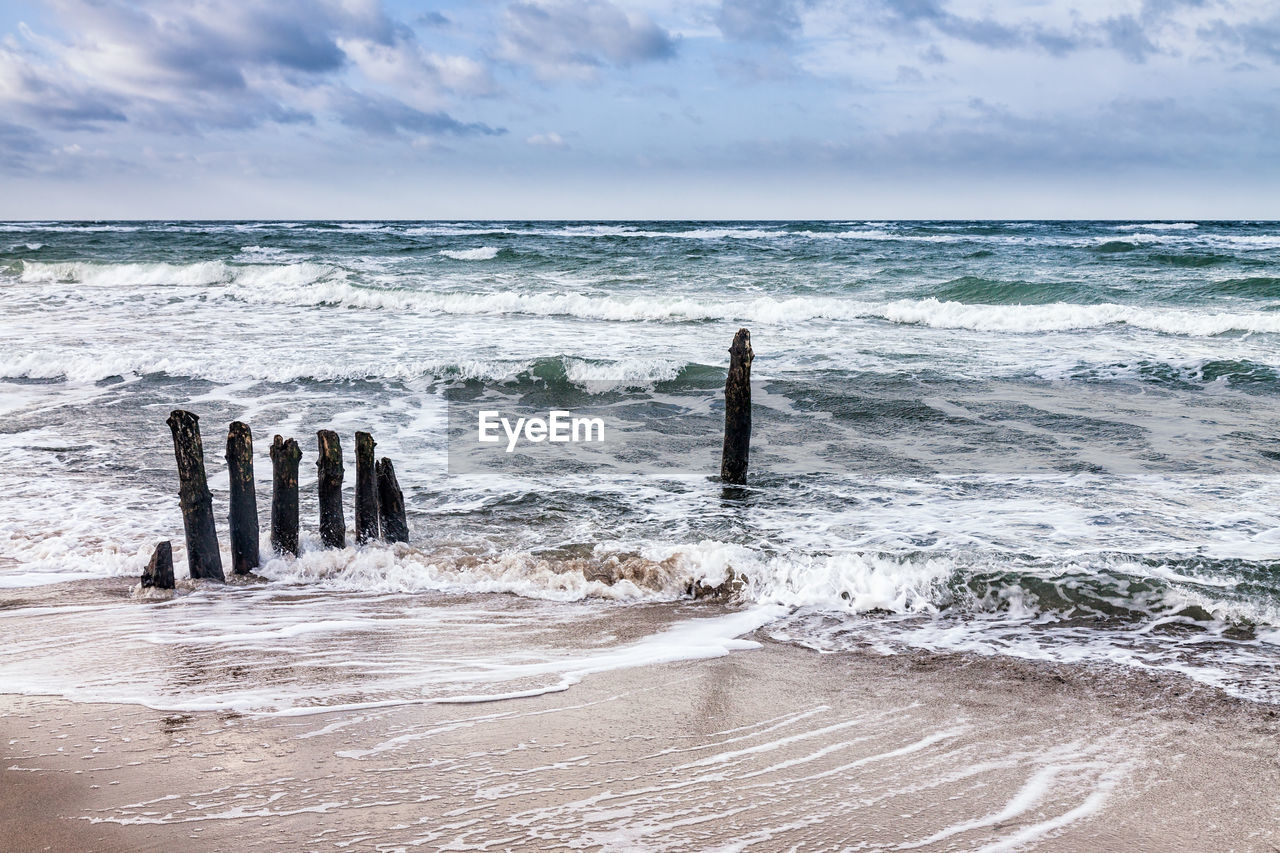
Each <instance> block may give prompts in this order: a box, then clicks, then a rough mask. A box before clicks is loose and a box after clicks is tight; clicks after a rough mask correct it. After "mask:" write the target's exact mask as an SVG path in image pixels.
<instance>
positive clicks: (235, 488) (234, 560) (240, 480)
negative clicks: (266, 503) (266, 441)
mask: <svg viewBox="0 0 1280 853" xmlns="http://www.w3.org/2000/svg"><path fill="white" fill-rule="evenodd" d="M227 471H228V473H229V474H230V477H231V512H230V515H229V516H228V519H227V521H228V524H229V526H230V528H231V570H232V571H233V572H235V573H236V574H238V575H247V574H249V572H250V571H251V570H252V569H256V568H257V567H258V566H259V564H260V563H261V559H260V556H259V554H258V495H257V493H256V490H255V488H254V483H253V433H252V432H250V430H249V425H248V424H245V423H241V422H240V421H236V422H235V423H233V424H232V425H231V429H230V430H228V432H227Z"/></svg>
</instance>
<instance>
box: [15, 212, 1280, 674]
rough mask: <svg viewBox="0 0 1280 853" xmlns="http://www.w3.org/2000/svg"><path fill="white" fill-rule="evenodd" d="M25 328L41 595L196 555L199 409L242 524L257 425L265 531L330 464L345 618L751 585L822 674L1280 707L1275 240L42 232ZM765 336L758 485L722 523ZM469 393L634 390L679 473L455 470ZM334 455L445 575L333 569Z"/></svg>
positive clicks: (751, 598)
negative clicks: (747, 346)
mask: <svg viewBox="0 0 1280 853" xmlns="http://www.w3.org/2000/svg"><path fill="white" fill-rule="evenodd" d="M0 312H2V313H0V316H2V317H3V323H2V324H0V336H3V347H2V348H0V353H2V354H0V377H2V378H0V495H2V496H3V497H0V501H2V502H3V504H2V507H3V513H2V515H3V518H0V531H2V532H3V536H2V537H0V584H3V585H4V586H6V587H9V588H11V589H14V590H35V589H37V588H40V589H45V588H49V589H52V588H53V587H51V586H49V585H56V584H58V583H59V582H71V581H79V580H85V581H88V580H90V579H95V578H113V577H123V576H133V575H136V574H137V573H138V572H140V571H141V568H142V566H143V565H144V564H145V562H146V558H147V556H148V554H149V551H150V548H151V547H152V545H154V542H155V541H156V540H158V539H161V538H169V539H173V540H174V542H175V546H177V545H179V543H180V541H181V538H182V536H181V519H180V516H179V515H178V513H177V508H176V505H175V501H174V498H173V492H174V488H175V483H174V481H173V480H174V475H173V472H172V458H171V457H172V451H171V446H170V444H169V435H168V431H167V428H166V427H165V425H164V419H165V417H166V416H167V414H168V412H169V410H170V409H172V408H176V407H182V408H189V409H191V410H193V411H196V412H198V413H199V414H200V415H201V417H202V425H203V427H204V429H205V440H206V446H207V448H209V447H211V448H212V449H207V455H208V456H209V458H210V460H211V478H212V487H213V489H214V494H215V504H216V510H217V512H218V514H219V517H220V518H222V517H224V516H225V498H226V485H227V483H226V475H225V472H224V471H223V470H222V468H221V463H220V459H219V457H220V456H221V453H220V447H221V441H222V436H223V434H224V433H223V430H225V428H226V424H227V423H228V422H229V421H231V420H235V419H240V420H246V421H248V422H249V423H250V424H251V426H252V427H253V429H254V432H255V438H256V440H257V447H258V451H259V463H258V471H257V476H258V480H259V486H260V487H259V505H260V507H261V508H262V510H263V523H264V526H265V523H266V507H267V505H268V500H267V496H268V494H269V488H270V486H269V483H270V479H269V478H270V470H269V466H268V464H267V462H266V457H265V445H266V443H268V442H269V440H270V437H271V435H272V434H273V433H277V432H279V433H282V434H284V435H292V436H296V437H297V438H298V439H299V440H300V442H301V444H302V446H303V448H304V450H305V451H306V452H307V454H308V456H307V457H305V458H304V463H303V474H304V481H303V493H304V494H303V516H304V527H306V526H309V528H311V529H309V530H308V531H307V533H306V535H307V537H308V542H309V544H310V546H311V548H312V550H311V551H310V552H309V553H308V554H306V555H304V557H303V558H302V559H301V560H298V561H292V560H284V559H277V560H273V561H272V562H270V563H269V564H268V565H266V566H265V567H264V568H263V573H264V574H265V575H266V576H267V577H269V578H271V579H272V582H273V584H274V585H275V586H273V587H270V588H269V589H274V588H279V589H280V590H292V591H294V592H296V589H297V585H298V584H306V585H307V587H308V589H313V590H315V591H319V592H322V593H323V594H324V595H327V596H331V599H330V600H329V604H328V605H326V606H331V607H332V608H333V609H334V611H335V612H339V613H340V612H342V611H343V610H344V608H348V607H350V608H355V604H354V603H353V602H354V601H355V599H354V598H352V596H356V595H358V594H360V593H362V592H363V591H366V590H370V589H373V590H378V591H381V592H384V593H386V594H393V595H408V596H413V595H417V594H425V593H427V592H431V593H432V594H435V593H444V594H447V595H460V594H469V593H476V592H507V593H515V594H518V595H520V596H525V597H529V598H536V599H545V600H548V601H551V602H563V603H564V604H563V606H565V607H569V606H570V605H569V603H570V602H572V603H573V604H572V606H573V607H575V608H579V607H583V606H585V607H588V608H590V607H614V606H631V605H634V604H638V603H643V604H645V606H648V605H649V603H651V602H654V601H682V600H684V599H685V598H687V597H689V596H690V595H691V590H693V589H695V588H696V587H698V585H700V584H702V585H707V586H713V585H716V584H718V583H720V582H722V581H724V580H725V579H726V578H728V577H730V576H733V577H735V578H736V579H737V580H738V581H739V583H740V588H739V589H738V591H737V593H736V598H735V604H734V606H736V607H742V608H748V609H750V608H768V609H767V610H761V611H760V612H761V613H763V614H765V616H762V617H761V618H762V620H763V622H764V624H765V627H764V629H763V630H765V631H766V632H768V633H772V634H773V635H774V636H777V637H782V638H786V639H789V640H791V641H794V642H798V643H803V644H807V645H812V646H815V647H818V648H823V649H828V648H831V649H837V648H848V647H851V646H865V645H870V646H872V647H874V648H877V649H880V650H883V651H885V652H887V653H893V652H895V651H898V650H901V649H904V648H929V649H943V650H962V651H969V652H974V653H980V654H1010V655H1017V656H1022V657H1033V658H1044V659H1054V660H1072V661H1080V662H1083V663H1086V664H1096V665H1113V664H1118V665H1124V666H1135V667H1152V668H1158V669H1169V670H1176V671H1180V672H1184V673H1186V674H1188V675H1189V676H1191V677H1193V678H1196V679H1199V680H1201V681H1204V682H1206V683H1211V684H1215V685H1219V686H1222V687H1224V688H1226V689H1228V690H1230V691H1232V692H1235V693H1238V694H1240V695H1245V696H1249V697H1253V698H1269V699H1275V698H1278V697H1280V673H1277V671H1276V663H1277V660H1280V433H1278V432H1277V429H1276V424H1277V413H1278V412H1280V224H1278V223H1267V222H1238V223H1207V222H1206V223H1191V222H1182V223H1164V222H1133V223H1123V222H1067V223H1056V222H1054V223H1050V222H1003V223H1001V222H969V223H964V222H961V223H956V222H839V223H833V222H734V223H724V222H715V223H702V222H661V223H656V222H631V223H622V222H610V223H595V222H555V223H546V222H493V223H482V222H458V223H439V222H385V223H382V222H350V223H339V222H332V223H330V222H289V223H277V222H217V223H214V222H201V223H183V222H163V223H161V222H148V223H141V222H140V223H8V224H0ZM740 326H747V327H749V328H750V329H751V332H752V339H753V344H754V348H755V353H756V360H755V364H754V377H755V379H756V381H757V392H756V398H755V403H756V411H755V439H754V444H753V457H752V459H753V464H752V479H751V488H750V489H749V490H748V491H747V492H745V493H743V494H740V495H736V496H731V497H729V498H726V497H725V496H724V495H723V494H722V492H721V489H720V485H719V483H718V482H717V481H716V480H715V478H714V475H715V473H716V472H717V470H718V452H719V429H720V426H719V419H720V418H721V417H722V412H721V409H720V408H719V406H720V389H721V388H722V386H723V382H724V376H725V372H724V371H725V361H726V358H727V353H726V350H727V347H728V344H729V342H730V340H731V338H732V336H733V333H734V332H735V331H736V330H737V328H738V327H740ZM467 389H471V390H472V391H475V390H476V389H489V390H493V391H496V392H497V393H501V394H505V395H507V396H509V397H512V398H520V397H528V396H535V397H536V398H537V399H538V400H540V401H543V402H545V403H546V404H548V405H560V406H565V407H574V406H589V405H594V404H597V403H600V402H601V401H602V400H604V401H605V402H607V403H608V405H610V406H613V407H614V408H615V409H618V410H622V409H625V410H626V412H627V417H628V418H629V420H628V423H630V424H631V425H632V426H633V427H635V428H637V429H641V430H648V431H650V432H651V433H652V436H651V442H652V441H656V442H657V443H659V444H662V445H663V447H664V448H665V450H664V452H668V453H669V454H670V455H669V456H664V457H663V464H662V465H661V466H660V467H661V468H662V470H661V471H659V472H658V473H654V471H652V470H647V471H644V472H640V471H632V470H630V469H628V468H627V467H626V466H625V465H624V466H620V467H618V468H617V469H615V470H609V471H607V472H603V473H602V472H601V471H583V470H579V469H576V468H573V469H571V468H568V467H566V469H565V470H562V471H550V472H548V471H546V470H541V471H538V472H532V471H520V470H516V471H511V472H506V473H495V474H489V475H485V476H458V475H450V474H449V472H448V466H447V461H448V446H447V441H446V421H447V418H446V401H447V400H448V399H449V398H450V395H456V394H457V393H459V391H460V390H462V391H466V390H467ZM606 395H607V399H606ZM321 428H334V429H337V430H339V431H340V432H341V433H342V435H343V436H344V439H343V440H344V443H345V447H346V450H347V455H348V463H349V464H351V459H350V456H351V447H352V444H351V438H350V435H351V433H352V432H354V431H355V430H356V429H368V430H370V431H371V432H373V433H374V435H375V437H376V438H377V440H378V442H379V451H378V452H379V454H380V455H382V454H386V455H387V456H390V457H392V458H393V459H395V461H396V466H397V471H398V473H399V478H400V481H401V484H402V485H403V486H404V487H405V490H406V497H407V500H408V505H409V521H410V526H411V528H412V533H413V535H412V541H411V543H410V544H411V546H412V547H411V548H409V549H401V550H399V551H390V550H387V549H384V548H381V547H376V548H369V549H363V550H357V549H354V548H352V549H347V550H346V551H343V552H331V553H328V554H325V553H323V552H320V551H319V550H318V548H319V545H318V542H316V540H315V539H314V532H315V531H314V527H315V525H314V513H315V501H314V495H313V493H312V492H313V490H314V465H313V461H314V459H313V452H314V450H313V445H314V439H313V438H311V436H312V435H313V434H314V432H315V430H317V429H321ZM655 436H656V437H659V438H654V437H655ZM308 477H309V478H310V479H306V478H308ZM347 485H348V488H349V489H350V488H351V487H352V486H353V485H354V473H353V472H349V473H348V477H347ZM347 506H348V514H349V513H350V506H351V503H350V496H348V503H347ZM349 523H350V521H349ZM223 532H224V536H225V530H224V531H223ZM177 551H178V563H179V566H181V565H182V560H183V558H182V556H181V549H180V548H178V549H177ZM179 574H182V570H181V568H180V569H179ZM24 594H26V593H24ZM33 594H34V593H33ZM41 594H46V593H41ZM267 594H270V593H269V592H268V593H267ZM282 594H283V593H282ZM362 602H363V600H362ZM366 606H367V602H363V603H361V604H360V608H359V609H361V612H364V610H363V608H365V607H366ZM540 607H541V605H540ZM539 612H540V613H543V611H541V610H540V611H539ZM566 612H568V611H566ZM573 612H578V611H577V610H575V611H573ZM86 618H87V617H86ZM539 618H545V614H544V616H540V617H539ZM258 628H259V629H260V628H261V626H258ZM13 678H18V676H13Z"/></svg>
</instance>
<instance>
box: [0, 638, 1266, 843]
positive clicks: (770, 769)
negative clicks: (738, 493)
mask: <svg viewBox="0 0 1280 853" xmlns="http://www.w3.org/2000/svg"><path fill="white" fill-rule="evenodd" d="M759 639H762V642H763V646H762V648H760V649H758V650H755V651H744V652H736V653H733V654H731V655H728V656H725V657H720V658H715V659H708V660H700V661H689V662H680V663H670V664H661V665H653V666H644V667H637V668H631V669H622V670H616V671H612V672H605V673H600V674H596V675H592V676H590V677H588V678H587V679H585V680H584V681H583V682H582V683H580V684H576V685H574V686H572V687H570V688H569V689H568V690H566V691H564V692H559V693H549V694H545V695H541V696H536V697H532V698H525V699H513V700H504V701H498V702H488V703H479V704H414V705H398V706H393V707H386V708H376V709H363V710H350V711H341V712H326V713H321V714H311V715H304V716H273V717H250V716H241V715H237V714H232V713H211V712H201V713H192V714H177V713H171V712H163V711H156V710H151V709H147V708H142V707H139V706H126V705H93V704H73V703H69V702H66V701H62V700H55V699H48V698H40V697H20V696H12V695H10V696H4V697H0V704H2V706H3V711H4V716H3V721H2V722H0V725H2V726H3V733H2V736H3V740H2V741H0V743H2V744H3V747H2V748H3V753H4V754H3V768H4V769H3V773H2V775H0V838H3V839H4V843H3V846H4V847H5V849H7V850H14V851H19V850H131V851H132V850H230V849H236V850H251V849H282V850H344V849H359V850H397V849H441V848H444V849H451V850H472V849H489V850H500V849H564V848H574V849H623V850H647V849H671V850H691V849H696V850H707V849H724V850H739V849H757V850H777V849H789V848H794V849H804V850H819V849H877V850H879V849H889V850H905V849H919V850H979V849H981V850H1014V849H1041V850H1162V851H1164V850H1195V851H1206V850H1215V851H1227V850H1260V851H1274V850H1280V738H1278V735H1280V717H1278V716H1277V709H1276V708H1274V707H1272V706H1265V705H1257V704H1250V703H1246V702H1242V701H1238V700H1234V699H1230V698H1226V697H1224V696H1222V695H1221V694H1219V693H1217V692H1215V691H1213V690H1211V689H1208V688H1203V687H1197V686H1195V685H1193V684H1192V683H1190V682H1187V681H1183V680H1181V679H1178V678H1174V677H1167V676H1161V677H1156V676H1148V675H1145V674H1141V673H1134V672H1131V671H1124V670H1109V669H1105V668H1103V669H1099V668H1096V667H1094V668H1090V669H1085V668H1080V667H1072V666H1057V665H1055V666H1046V665H1040V664H1031V663H1025V662H1019V661H1015V660H1011V659H1007V658H981V657H972V656H958V655H933V654H927V653H919V654H913V655H902V656H895V657H882V656H879V655H877V654H874V653H871V652H849V653H838V654H819V653H816V652H813V651H809V650H806V649H803V648H799V647H795V646H790V645H784V644H780V643H776V642H772V641H768V640H764V639H763V638H759ZM137 665H138V666H145V665H146V662H145V661H138V662H137Z"/></svg>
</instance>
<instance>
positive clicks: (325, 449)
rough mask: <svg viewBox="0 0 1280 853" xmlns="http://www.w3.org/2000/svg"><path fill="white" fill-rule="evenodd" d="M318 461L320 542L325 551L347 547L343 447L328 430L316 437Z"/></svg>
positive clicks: (332, 432) (331, 431) (336, 437)
mask: <svg viewBox="0 0 1280 853" xmlns="http://www.w3.org/2000/svg"><path fill="white" fill-rule="evenodd" d="M316 438H317V439H319V442H320V458H319V459H317V460H316V470H317V473H318V474H319V485H320V541H321V542H323V543H324V545H325V547H326V548H345V547H347V522H346V519H345V518H343V516H342V476H343V470H342V445H341V444H340V443H339V441H338V434H337V433H336V432H334V431H333V430H330V429H322V430H320V431H319V432H318V433H316Z"/></svg>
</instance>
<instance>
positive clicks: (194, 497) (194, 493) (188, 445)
mask: <svg viewBox="0 0 1280 853" xmlns="http://www.w3.org/2000/svg"><path fill="white" fill-rule="evenodd" d="M168 423H169V430H170V431H171V432H172V433H173V455H174V457H175V458H176V459H177V461H178V502H179V503H180V504H181V506H182V526H183V527H184V528H185V530H186V536H187V568H188V570H190V572H191V577H192V578H193V579H195V580H226V577H225V576H224V575H223V574H222V555H221V554H220V553H218V532H217V530H216V529H215V528H214V526H213V495H211V494H210V493H209V480H208V478H207V477H206V476H205V472H204V444H203V443H202V442H201V441H200V418H199V417H198V416H196V415H195V414H192V413H191V412H185V411H183V410H181V409H175V410H174V411H173V413H172V414H170V415H169V420H168Z"/></svg>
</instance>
